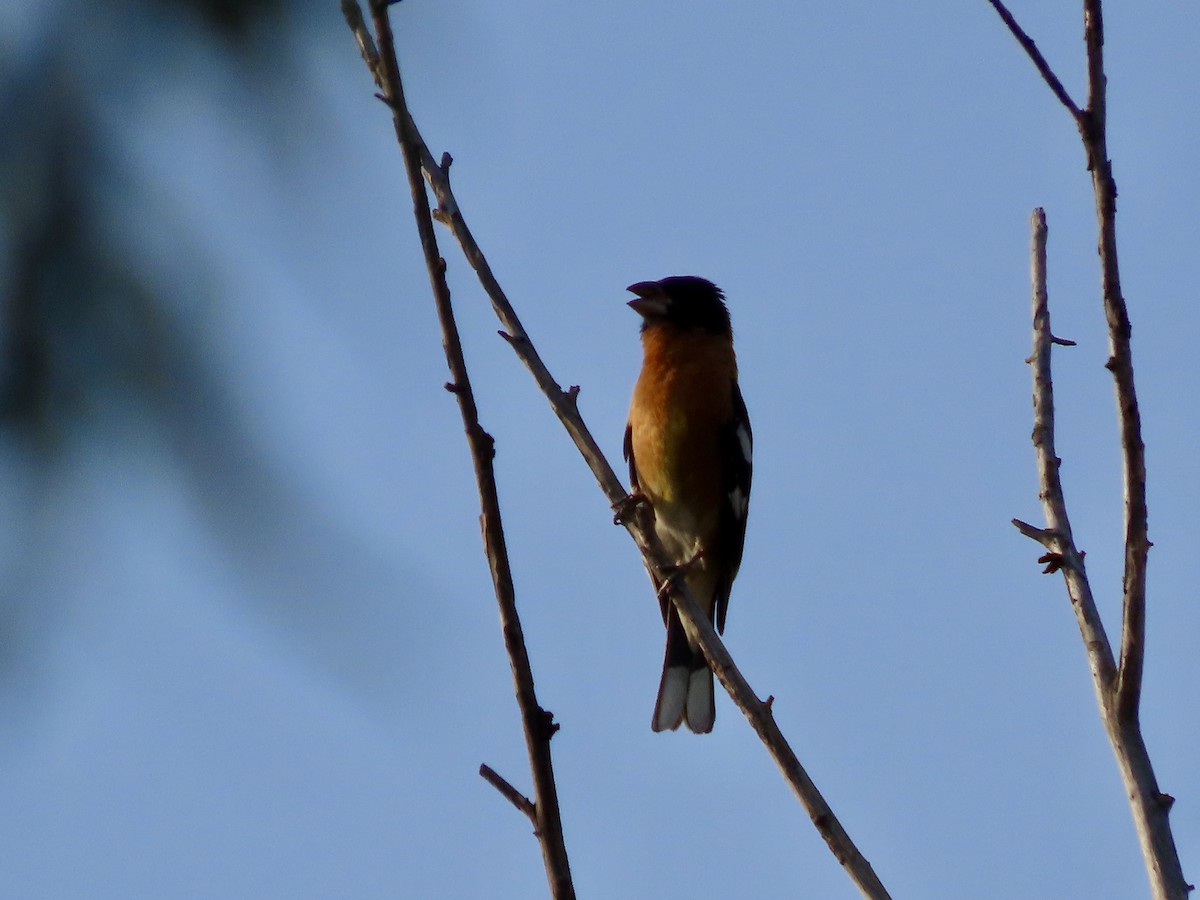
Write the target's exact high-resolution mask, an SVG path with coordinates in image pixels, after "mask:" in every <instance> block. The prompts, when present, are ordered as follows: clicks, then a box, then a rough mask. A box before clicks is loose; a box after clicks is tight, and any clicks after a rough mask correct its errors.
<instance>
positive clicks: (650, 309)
mask: <svg viewBox="0 0 1200 900" xmlns="http://www.w3.org/2000/svg"><path fill="white" fill-rule="evenodd" d="M625 290H627V291H629V292H630V293H633V294H637V299H636V300H630V301H629V308H630V309H632V310H633V311H634V312H635V313H637V314H638V315H639V316H641V317H642V318H643V319H649V318H658V317H661V316H665V315H666V314H667V297H666V295H665V294H664V293H663V289H662V287H661V286H660V285H659V283H658V282H657V281H639V282H638V283H637V284H631V285H630V286H629V287H627V288H625Z"/></svg>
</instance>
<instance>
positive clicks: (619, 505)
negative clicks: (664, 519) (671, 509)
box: [612, 491, 650, 525]
mask: <svg viewBox="0 0 1200 900" xmlns="http://www.w3.org/2000/svg"><path fill="white" fill-rule="evenodd" d="M643 505H645V506H649V505H650V498H649V497H647V496H646V495H645V494H643V493H641V492H640V491H638V492H635V493H632V494H627V495H626V496H624V497H622V498H621V499H620V500H618V501H617V502H616V503H614V504H613V505H612V508H613V524H614V525H624V524H625V523H626V522H629V521H631V520H632V518H633V516H635V515H637V511H638V507H639V506H643Z"/></svg>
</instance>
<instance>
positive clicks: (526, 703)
mask: <svg viewBox="0 0 1200 900" xmlns="http://www.w3.org/2000/svg"><path fill="white" fill-rule="evenodd" d="M351 6H353V7H354V10H353V11H351V12H347V15H346V19H347V23H348V24H349V25H350V27H351V30H352V31H354V33H355V36H356V38H357V39H358V41H359V47H360V49H361V50H362V53H363V57H364V59H365V60H366V61H367V63H368V65H371V63H372V59H371V53H370V52H369V51H368V49H367V48H368V47H370V44H369V42H364V40H363V38H362V37H361V34H362V31H363V30H364V29H363V28H362V27H361V13H357V5H356V4H354V3H353V0H344V2H343V10H344V11H345V10H347V9H348V8H349V7H351ZM371 22H372V25H373V26H374V29H375V37H376V43H377V44H378V48H379V49H378V55H377V57H376V63H375V67H374V69H373V71H372V75H373V76H374V77H375V79H376V81H377V83H379V84H381V85H382V90H383V95H384V100H385V101H386V102H387V104H388V105H389V106H390V107H391V109H392V112H393V121H394V123H395V128H396V136H397V138H398V139H399V141H400V148H401V151H402V153H403V156H404V164H405V169H406V171H407V173H408V183H409V189H410V192H411V194H412V202H413V214H414V217H415V218H416V222H417V231H418V232H419V234H420V238H421V249H422V251H423V253H424V257H425V267H426V269H427V270H428V272H429V281H430V286H431V287H432V289H433V296H434V303H435V305H436V307H437V312H438V319H439V321H440V323H441V326H442V339H443V340H442V343H443V346H444V348H445V352H446V362H447V364H448V365H449V367H450V374H451V379H452V380H451V382H450V385H449V387H450V388H451V391H452V393H453V394H454V396H455V399H456V400H457V401H458V406H459V410H460V412H461V414H462V419H463V426H464V428H465V430H466V433H467V443H468V445H469V446H470V449H471V459H472V462H473V464H474V468H475V480H476V484H477V486H478V489H479V499H480V505H481V507H482V515H481V517H480V518H481V524H482V529H483V541H484V547H485V550H486V553H487V558H488V563H489V565H490V568H491V573H492V582H493V585H494V587H495V591H496V600H497V603H498V604H499V607H500V620H501V624H502V630H503V634H504V644H505V649H506V650H507V651H508V658H509V664H510V666H511V668H512V674H513V686H514V690H515V693H516V696H517V703H518V705H519V706H520V709H521V722H522V725H523V727H524V731H525V744H526V749H527V751H528V755H529V766H530V770H531V772H532V775H533V783H534V796H535V798H536V799H535V801H534V802H533V819H534V821H535V823H536V833H537V837H538V841H539V843H540V845H541V848H542V859H543V863H544V865H545V868H546V878H547V880H548V881H549V884H550V890H551V894H552V895H553V896H554V897H555V898H556V900H574V897H575V888H574V886H573V884H572V882H571V869H570V864H569V861H568V859H567V850H566V844H565V842H564V841H563V835H562V821H561V818H560V813H559V807H558V792H557V788H556V786H555V782H554V768H553V764H552V761H551V753H550V738H551V737H552V736H553V734H554V732H555V731H556V730H557V728H558V726H557V725H555V724H554V723H553V720H552V717H551V715H550V714H549V713H548V712H546V711H545V710H544V709H542V707H541V706H540V704H539V703H538V701H537V694H536V692H535V690H534V683H533V672H532V669H531V667H530V663H529V654H528V652H527V651H526V649H525V639H524V634H523V632H522V629H521V620H520V617H519V616H518V615H517V607H516V597H515V589H514V587H513V580H512V571H511V569H510V567H509V561H508V550H507V547H506V545H505V537H504V525H503V521H502V519H501V517H500V500H499V495H498V492H497V489H496V479H495V472H494V470H493V468H492V457H493V455H494V442H493V440H492V437H491V435H489V434H488V433H487V432H486V431H484V430H483V428H482V426H481V425H480V424H479V413H478V410H477V409H476V406H475V397H474V394H473V392H472V390H471V380H470V377H469V375H468V373H467V366H466V361H465V359H464V357H463V351H462V344H461V341H460V340H459V336H458V326H457V324H456V322H455V319H454V309H453V307H452V306H451V302H450V289H449V287H448V286H447V284H446V261H445V260H444V259H442V257H441V255H440V253H439V251H438V246H437V237H436V235H435V234H434V226H433V216H432V213H431V211H430V208H429V199H428V197H427V195H426V193H425V183H424V181H423V179H422V177H421V156H420V151H419V149H418V143H417V138H416V132H415V129H414V125H413V122H412V118H411V116H410V115H409V113H408V106H407V104H406V103H405V99H404V88H403V85H402V83H401V80H400V69H399V64H398V62H397V60H396V50H395V42H394V40H393V38H392V29H391V24H390V23H389V21H388V14H387V4H386V2H383V0H372V3H371ZM356 26H358V27H356ZM527 802H528V801H527ZM518 808H520V805H519V804H518Z"/></svg>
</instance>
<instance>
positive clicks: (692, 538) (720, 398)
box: [625, 276, 753, 734]
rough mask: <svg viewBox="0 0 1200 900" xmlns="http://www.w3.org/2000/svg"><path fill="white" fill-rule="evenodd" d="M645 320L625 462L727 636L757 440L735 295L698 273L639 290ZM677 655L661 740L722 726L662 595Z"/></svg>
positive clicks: (668, 677) (670, 646)
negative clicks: (736, 334)
mask: <svg viewBox="0 0 1200 900" xmlns="http://www.w3.org/2000/svg"><path fill="white" fill-rule="evenodd" d="M629 290H630V291H632V292H633V293H634V294H636V295H637V299H636V300H631V301H629V305H630V306H631V307H633V309H634V310H635V311H636V312H637V313H638V314H639V315H641V317H642V349H643V361H642V371H641V374H640V375H639V376H638V380H637V385H636V386H635V387H634V389H633V402H632V404H631V405H630V409H629V425H628V427H626V429H625V458H626V459H627V460H628V461H629V479H630V482H631V483H632V488H631V490H632V491H633V495H634V496H635V497H636V496H640V497H642V498H644V499H645V500H646V501H647V502H648V503H649V504H650V506H651V508H652V509H653V510H654V530H655V532H656V533H657V535H658V538H659V540H660V541H661V542H662V545H663V547H664V549H665V550H666V551H667V553H668V554H669V555H670V556H671V558H672V559H674V560H675V562H676V563H677V564H678V565H680V566H685V567H686V568H685V571H684V576H683V577H684V579H685V583H686V584H687V587H688V590H689V592H690V593H691V595H692V597H694V598H695V600H696V602H697V603H698V604H699V605H700V608H701V609H702V610H704V612H705V613H707V614H708V616H709V617H710V618H711V619H712V621H713V623H714V624H715V625H716V627H717V631H720V632H723V631H724V630H725V611H726V608H727V606H728V604H729V591H730V588H731V587H732V586H733V579H734V576H736V575H737V571H738V565H739V564H740V563H741V561H742V545H743V543H744V541H745V536H746V511H747V509H748V508H749V501H750V474H751V464H750V463H751V450H752V446H753V438H752V436H751V433H750V419H749V417H748V416H747V414H746V404H745V403H744V402H743V400H742V392H741V390H740V389H739V388H738V382H737V358H736V357H735V356H734V352H733V331H732V329H731V328H730V323H729V311H728V310H727V309H726V307H725V303H724V294H722V293H721V291H720V289H719V288H718V287H717V286H716V285H715V284H713V283H712V282H710V281H705V280H704V279H703V278H695V277H693V276H677V277H672V278H664V279H663V280H662V281H642V282H638V283H637V284H634V285H630V287H629ZM655 587H656V588H658V589H659V599H660V601H661V604H662V614H663V622H664V623H665V625H666V627H667V651H666V658H665V659H664V661H663V673H662V682H661V684H660V685H659V688H658V700H657V702H656V703H655V705H654V718H653V719H652V721H651V727H652V728H653V729H654V730H655V731H665V730H667V729H674V728H678V727H679V725H680V723H682V722H687V725H688V728H690V729H691V730H692V731H694V732H696V733H697V734H701V733H705V732H709V731H712V727H713V722H714V720H715V719H716V717H717V711H716V706H715V704H714V701H713V675H712V672H711V671H710V670H709V668H708V666H707V664H706V663H705V662H704V656H703V654H702V653H701V652H700V649H699V646H698V644H697V643H696V641H695V638H694V636H692V635H690V634H688V633H687V630H686V629H685V628H684V626H683V623H682V622H681V621H680V618H679V613H678V612H677V611H676V609H675V605H674V604H673V603H672V602H671V601H670V598H669V597H665V596H663V594H662V591H661V588H662V584H661V582H660V581H659V580H658V579H656V583H655Z"/></svg>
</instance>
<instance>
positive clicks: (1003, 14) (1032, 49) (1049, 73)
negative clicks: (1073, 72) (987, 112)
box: [988, 0, 1083, 122]
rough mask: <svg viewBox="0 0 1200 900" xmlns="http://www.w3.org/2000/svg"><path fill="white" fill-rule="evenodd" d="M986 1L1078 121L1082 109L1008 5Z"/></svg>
mask: <svg viewBox="0 0 1200 900" xmlns="http://www.w3.org/2000/svg"><path fill="white" fill-rule="evenodd" d="M988 3H990V4H992V8H993V9H995V10H996V12H997V14H998V15H999V16H1000V18H1001V19H1002V20H1003V21H1004V24H1005V25H1007V26H1008V30H1009V31H1011V32H1012V35H1013V37H1015V38H1016V39H1017V43H1019V44H1020V45H1021V46H1022V47H1023V48H1024V49H1025V52H1026V53H1027V54H1028V55H1029V58H1030V59H1031V60H1033V64H1034V65H1035V66H1037V70H1038V72H1040V73H1041V76H1042V79H1043V80H1044V81H1045V82H1046V84H1047V85H1049V86H1050V90H1051V91H1053V92H1054V96H1055V97H1057V98H1058V100H1059V102H1060V103H1062V105H1063V106H1065V107H1066V108H1067V111H1068V112H1070V113H1071V116H1072V117H1073V118H1074V119H1075V121H1077V122H1078V121H1079V120H1080V118H1081V117H1082V115H1083V112H1082V110H1080V108H1079V106H1078V105H1077V104H1076V103H1075V101H1074V100H1072V99H1071V95H1070V94H1068V93H1067V89H1066V88H1065V87H1063V83H1062V81H1060V80H1059V77H1058V76H1057V75H1055V74H1054V70H1053V69H1051V68H1050V63H1048V62H1047V61H1046V57H1044V56H1042V51H1041V50H1039V49H1038V48H1037V44H1035V43H1034V41H1033V38H1031V37H1030V36H1029V35H1028V34H1027V33H1026V32H1025V29H1024V28H1022V27H1021V26H1020V25H1019V24H1017V20H1016V19H1015V18H1013V14H1012V13H1011V12H1009V11H1008V7H1007V6H1005V5H1004V4H1003V3H1001V2H1000V0H988Z"/></svg>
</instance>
